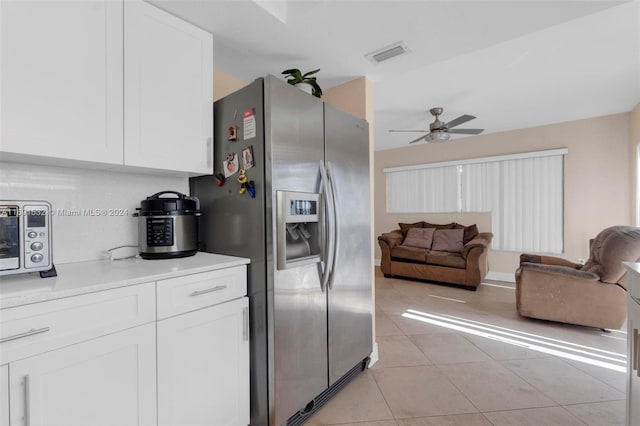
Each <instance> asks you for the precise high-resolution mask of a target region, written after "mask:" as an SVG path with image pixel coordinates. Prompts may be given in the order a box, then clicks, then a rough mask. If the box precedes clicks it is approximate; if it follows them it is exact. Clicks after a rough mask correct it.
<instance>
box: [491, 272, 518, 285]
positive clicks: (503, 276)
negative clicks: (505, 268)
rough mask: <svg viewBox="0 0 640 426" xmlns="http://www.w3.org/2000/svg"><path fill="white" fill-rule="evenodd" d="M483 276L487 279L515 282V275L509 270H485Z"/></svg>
mask: <svg viewBox="0 0 640 426" xmlns="http://www.w3.org/2000/svg"><path fill="white" fill-rule="evenodd" d="M485 278H486V279H488V280H495V281H505V282H508V283H515V282H516V276H515V274H514V273H511V272H495V271H489V272H487V276H486V277H485Z"/></svg>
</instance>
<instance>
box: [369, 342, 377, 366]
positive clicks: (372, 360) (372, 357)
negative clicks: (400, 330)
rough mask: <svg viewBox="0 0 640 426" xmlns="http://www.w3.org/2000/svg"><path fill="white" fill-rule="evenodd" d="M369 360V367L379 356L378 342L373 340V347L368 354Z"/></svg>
mask: <svg viewBox="0 0 640 426" xmlns="http://www.w3.org/2000/svg"><path fill="white" fill-rule="evenodd" d="M369 358H371V360H370V361H369V368H371V367H373V365H374V364H375V363H376V362H378V360H379V359H380V357H379V356H378V343H377V342H373V348H372V349H371V355H369Z"/></svg>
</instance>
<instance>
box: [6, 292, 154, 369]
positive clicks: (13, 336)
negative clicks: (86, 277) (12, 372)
mask: <svg viewBox="0 0 640 426" xmlns="http://www.w3.org/2000/svg"><path fill="white" fill-rule="evenodd" d="M154 296H155V284H154V283H153V282H150V283H145V284H139V285H133V286H129V287H122V288H117V289H112V290H108V291H99V292H96V293H89V294H84V295H80V296H72V297H66V298H63V299H58V300H51V301H47V302H40V303H33V304H30V305H24V306H19V307H15V308H7V309H3V310H2V311H1V312H0V315H1V316H2V318H1V324H0V339H1V340H0V357H1V358H2V362H12V361H15V360H17V359H21V358H26V357H29V356H33V355H36V354H39V353H42V352H46V351H49V350H52V349H56V348H60V347H62V346H67V345H70V344H74V343H77V342H81V341H84V340H88V339H92V338H95V337H98V336H103V335H106V334H109V333H113V332H116V331H119V330H124V329H127V328H130V327H134V326H137V325H141V324H145V323H148V322H152V321H154V320H155V297H154Z"/></svg>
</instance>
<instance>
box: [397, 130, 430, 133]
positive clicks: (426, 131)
mask: <svg viewBox="0 0 640 426" xmlns="http://www.w3.org/2000/svg"><path fill="white" fill-rule="evenodd" d="M389 131H390V132H411V133H428V132H429V131H428V130H389Z"/></svg>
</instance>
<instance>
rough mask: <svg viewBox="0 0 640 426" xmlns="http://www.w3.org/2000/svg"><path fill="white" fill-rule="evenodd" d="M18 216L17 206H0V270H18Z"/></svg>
mask: <svg viewBox="0 0 640 426" xmlns="http://www.w3.org/2000/svg"><path fill="white" fill-rule="evenodd" d="M20 252H21V250H20V215H19V208H18V206H6V205H5V206H0V270H1V271H10V270H12V269H19V268H20Z"/></svg>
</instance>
